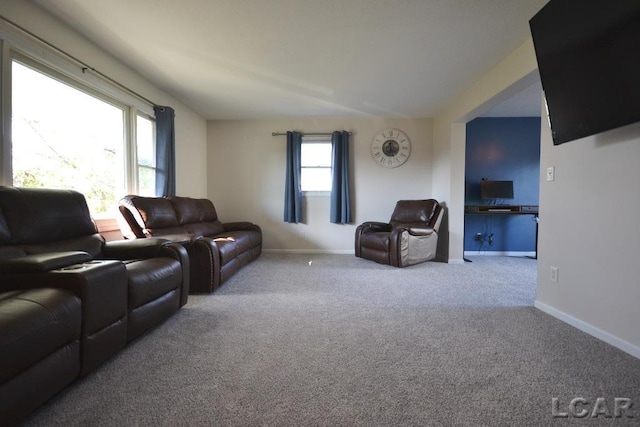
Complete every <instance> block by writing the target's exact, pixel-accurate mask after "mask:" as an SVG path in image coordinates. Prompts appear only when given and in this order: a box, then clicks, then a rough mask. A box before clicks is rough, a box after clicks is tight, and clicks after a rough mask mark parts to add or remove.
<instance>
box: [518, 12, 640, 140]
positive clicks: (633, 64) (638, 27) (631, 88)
mask: <svg viewBox="0 0 640 427" xmlns="http://www.w3.org/2000/svg"><path fill="white" fill-rule="evenodd" d="M529 27H530V28H531V35H532V37H533V44H534V48H535V52H536V58H537V60H538V69H539V72H540V80H541V82H542V88H543V90H544V94H545V98H546V101H547V110H548V114H549V121H550V124H551V132H552V135H553V143H554V144H555V145H558V144H562V143H565V142H568V141H573V140H576V139H579V138H583V137H585V136H589V135H595V134H598V133H601V132H604V131H606V130H610V129H614V128H617V127H621V126H624V125H628V124H631V123H635V122H637V121H640V1H639V0H612V1H604V0H551V1H550V2H549V3H547V5H545V6H544V7H543V8H542V9H541V10H540V11H539V12H538V13H537V14H536V15H535V16H534V17H533V18H531V20H530V21H529Z"/></svg>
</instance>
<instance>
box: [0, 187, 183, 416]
mask: <svg viewBox="0 0 640 427" xmlns="http://www.w3.org/2000/svg"><path fill="white" fill-rule="evenodd" d="M189 271H190V268H189V258H188V254H187V252H186V250H185V248H184V247H183V246H182V245H179V244H176V243H172V242H169V241H167V240H166V239H157V238H153V239H143V240H135V241H127V240H123V241H115V242H105V239H104V238H103V237H102V236H101V235H100V234H98V232H97V230H96V226H95V224H94V222H93V221H92V219H91V216H90V214H89V209H88V207H87V204H86V201H85V199H84V196H83V195H82V194H80V193H78V192H75V191H69V190H50V189H22V188H13V187H0V292H2V293H3V296H2V297H0V354H1V355H2V356H0V368H1V369H0V372H1V373H0V425H4V424H9V423H11V422H14V421H15V420H19V419H20V418H21V417H24V416H25V415H26V414H28V412H29V411H30V410H32V409H33V408H35V407H37V406H38V405H39V404H41V403H42V402H44V401H46V400H47V399H49V398H50V397H51V395H52V394H54V393H55V392H57V391H59V389H61V388H62V387H64V386H65V385H66V384H68V381H69V378H75V377H76V376H78V375H79V376H83V375H86V374H87V373H89V372H91V371H92V370H93V369H95V368H96V367H97V366H99V365H100V364H101V363H103V362H104V361H105V360H106V359H108V358H109V357H111V356H112V355H114V354H115V353H116V352H118V351H119V350H120V349H122V348H123V347H124V346H125V344H126V343H127V342H129V341H131V340H132V339H134V338H136V337H138V336H139V335H141V334H142V333H144V332H145V331H147V330H148V329H150V328H152V327H153V326H155V325H157V324H158V323H159V322H161V321H163V320H165V319H166V318H167V317H169V316H171V315H172V314H173V313H175V312H176V311H177V310H178V309H179V308H180V307H182V306H183V305H184V304H186V302H187V297H188V293H189ZM37 288H53V290H54V291H55V292H53V294H55V295H53V296H52V295H51V291H30V290H32V289H37ZM42 292H44V293H45V294H46V298H45V296H42V295H41V294H42ZM43 298H44V299H43ZM47 298H48V299H47ZM28 301H31V303H29V302H28ZM78 301H79V302H80V304H78ZM38 304H40V307H50V308H51V310H50V311H46V310H45V311H42V310H37V309H36V308H35V307H33V305H38ZM60 307H63V309H62V310H63V312H64V317H63V318H62V319H63V321H64V322H65V323H68V324H69V328H68V329H69V330H68V331H67V332H69V334H63V333H61V332H60V331H59V330H58V329H57V326H59V325H57V326H56V325H53V324H52V319H51V317H50V316H48V315H47V312H48V313H49V314H50V313H53V312H57V311H59V310H58V309H59V308H60ZM78 310H80V318H79V321H80V326H79V327H78V325H77V322H78V315H77V312H78ZM29 328H32V329H33V330H30V329H29ZM47 331H50V333H49V332H47ZM42 334H44V335H42ZM43 337H44V338H43ZM75 341H78V344H74V342H75ZM34 349H37V351H34ZM61 350H62V351H61ZM76 352H77V353H78V356H79V357H78V358H76V357H75V356H74V354H75V353H76ZM27 353H28V354H30V355H31V356H30V357H23V355H25V354H27ZM72 359H73V360H72ZM76 365H77V366H76ZM45 371H46V372H45ZM23 401H30V402H33V404H25V405H22V406H21V405H20V404H16V403H15V402H23ZM23 403H24V402H23Z"/></svg>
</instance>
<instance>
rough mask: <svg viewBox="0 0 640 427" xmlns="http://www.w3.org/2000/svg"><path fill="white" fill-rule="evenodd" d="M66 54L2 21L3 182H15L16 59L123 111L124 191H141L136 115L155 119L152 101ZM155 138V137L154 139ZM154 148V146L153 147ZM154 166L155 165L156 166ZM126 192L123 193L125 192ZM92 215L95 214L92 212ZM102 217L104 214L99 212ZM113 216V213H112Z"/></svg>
mask: <svg viewBox="0 0 640 427" xmlns="http://www.w3.org/2000/svg"><path fill="white" fill-rule="evenodd" d="M73 59H74V58H72V57H67V56H65V55H63V53H61V52H60V51H58V50H56V49H55V48H53V47H52V46H50V45H48V44H47V43H46V42H43V41H41V40H38V39H35V38H33V37H30V36H28V35H26V34H24V33H22V32H21V31H19V30H18V29H16V28H13V27H10V26H8V25H7V24H6V23H5V22H2V21H0V120H1V121H0V129H2V130H3V132H0V153H2V162H1V163H0V184H2V185H8V186H11V185H12V184H13V170H12V169H13V168H12V165H13V158H12V84H13V82H12V67H13V63H14V61H16V62H18V63H20V64H22V65H24V66H27V67H29V68H32V69H34V70H36V71H38V72H40V73H42V74H44V75H45V76H47V77H49V78H52V79H54V80H57V81H60V82H62V83H64V84H66V85H69V86H71V87H72V88H74V89H76V90H79V91H81V92H83V93H85V94H87V95H89V96H92V97H95V98H97V99H99V100H101V101H103V102H106V103H108V104H110V105H112V106H114V107H116V108H119V109H122V111H123V125H124V126H123V128H124V131H123V157H124V159H123V161H124V175H125V176H124V177H122V179H123V182H124V188H122V191H124V192H125V194H137V193H138V166H139V165H138V158H137V150H138V147H137V117H138V116H141V117H143V118H145V119H148V120H150V121H151V122H152V126H153V130H152V132H153V135H154V136H155V132H156V127H155V114H154V111H153V105H151V104H149V103H148V102H144V101H142V99H141V98H139V97H136V96H133V95H132V94H131V93H128V92H126V91H125V90H123V89H122V87H119V86H118V83H117V82H115V81H110V80H109V79H108V78H105V77H102V75H101V74H99V73H93V72H92V70H90V69H88V68H87V67H85V66H79V64H78V61H77V60H75V61H74V60H73ZM154 142H155V141H154ZM154 150H155V147H154ZM153 169H155V166H154V168H153ZM125 194H123V196H124V195H125ZM92 215H95V214H93V213H92ZM97 217H101V215H96V218H97ZM109 217H110V218H112V219H113V214H112V215H109Z"/></svg>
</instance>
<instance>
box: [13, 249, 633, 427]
mask: <svg viewBox="0 0 640 427" xmlns="http://www.w3.org/2000/svg"><path fill="white" fill-rule="evenodd" d="M471 259H472V260H473V262H472V263H465V264H464V265H448V264H442V263H433V262H432V263H425V264H420V265H417V266H413V267H409V268H405V269H396V268H393V267H388V266H383V265H379V264H376V263H373V262H371V261H366V260H362V259H358V258H355V257H354V256H352V255H300V254H295V255H292V254H274V253H265V254H263V255H262V256H261V257H260V258H259V259H258V260H257V261H255V262H254V263H252V264H250V265H249V266H247V267H245V268H244V269H242V270H241V271H239V272H238V273H237V274H236V275H235V276H233V277H232V278H231V280H230V281H228V282H227V283H226V284H224V285H223V286H222V287H221V288H220V289H218V290H217V291H216V292H215V293H214V294H212V295H201V296H190V298H189V303H188V304H187V305H186V306H185V307H184V308H183V309H182V310H180V311H179V312H178V313H177V314H176V315H174V316H173V317H171V318H170V319H168V320H167V321H166V322H164V323H163V324H162V325H160V326H158V327H157V328H155V329H153V330H152V331H150V332H149V333H147V334H145V335H144V336H142V337H141V338H139V339H137V340H136V341H134V342H132V343H131V344H130V345H128V346H127V347H126V348H125V349H124V350H123V351H122V352H121V353H119V354H118V355H116V356H115V357H114V358H112V359H111V360H110V361H108V362H107V363H106V364H104V365H103V366H102V367H100V368H99V369H98V370H97V371H95V372H94V373H92V374H91V375H89V376H88V377H86V378H84V379H82V380H80V381H77V382H76V383H74V384H73V385H71V386H70V387H69V388H67V389H66V390H65V391H64V392H62V393H61V394H59V395H58V396H57V397H56V398H54V399H53V400H52V401H50V402H49V403H48V404H47V405H45V406H44V407H42V408H41V409H40V410H39V411H38V412H36V413H35V414H33V416H32V417H31V418H29V419H28V420H27V422H26V423H25V424H26V425H34V426H39V425H46V426H70V425H91V426H94V425H100V426H148V425H149V426H150V425H160V426H174V425H185V426H187V425H189V426H191V425H194V426H209V425H215V426H259V425H260V426H354V425H355V426H400V425H406V426H409V425H411V426H413V425H421V426H481V425H486V426H492V425H499V426H529V425H531V426H547V425H556V424H557V425H577V424H581V425H584V424H587V425H611V424H616V425H637V424H635V423H637V422H638V421H637V420H640V409H638V408H636V407H635V406H634V407H632V409H631V410H627V411H625V413H624V414H623V416H622V417H619V418H615V417H611V418H606V417H605V416H604V415H603V414H598V417H597V418H595V419H594V418H591V416H590V415H589V416H587V417H585V418H575V417H573V416H568V417H566V418H556V417H554V416H553V414H552V398H557V399H558V402H559V403H558V405H559V406H558V409H559V412H567V407H568V405H569V402H570V401H571V400H572V399H574V398H576V397H583V398H585V399H586V400H587V401H589V402H590V406H589V405H583V406H581V407H580V408H581V409H584V408H586V409H588V410H589V411H591V409H592V408H593V406H594V405H593V402H595V401H596V399H597V398H600V397H601V398H605V404H606V406H607V408H608V411H609V415H613V406H614V399H615V398H616V397H624V398H630V399H632V401H633V402H635V403H636V405H637V406H638V407H640V402H638V400H640V369H639V368H640V360H638V359H635V358H633V357H631V356H630V355H628V354H626V353H624V352H622V351H620V350H618V349H616V348H614V347H612V346H610V345H608V344H605V343H603V342H601V341H599V340H597V339H595V338H593V337H591V336H589V335H587V334H584V333H582V332H580V331H579V330H577V329H575V328H573V327H571V326H569V325H566V324H564V323H562V322H560V321H558V320H556V319H554V318H552V317H550V316H548V315H546V314H545V313H543V312H541V311H539V310H537V309H535V308H534V307H533V302H534V299H535V283H536V261H535V260H532V259H528V258H515V257H487V256H478V257H471ZM580 408H579V409H580ZM600 409H602V407H601V408H600ZM602 410H604V409H602ZM634 411H637V412H634ZM556 412H558V411H556ZM628 414H635V415H637V418H635V419H634V418H628V417H627V416H626V415H628Z"/></svg>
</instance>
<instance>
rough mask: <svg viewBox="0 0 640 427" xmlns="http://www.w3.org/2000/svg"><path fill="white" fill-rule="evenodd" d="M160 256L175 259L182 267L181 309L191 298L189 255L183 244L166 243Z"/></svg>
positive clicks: (161, 249)
mask: <svg viewBox="0 0 640 427" xmlns="http://www.w3.org/2000/svg"><path fill="white" fill-rule="evenodd" d="M144 240H149V239H144ZM158 256H162V257H167V258H173V259H175V260H176V261H178V262H179V263H180V266H181V267H182V285H181V287H180V307H182V306H184V305H185V304H186V303H187V299H188V298H189V286H190V284H191V264H190V263H191V262H190V261H189V253H188V252H187V249H186V248H185V247H184V245H183V244H181V243H176V242H165V243H164V244H163V245H162V246H161V248H160V252H159V255H158Z"/></svg>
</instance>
